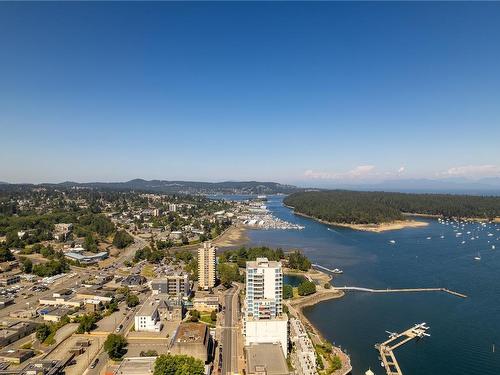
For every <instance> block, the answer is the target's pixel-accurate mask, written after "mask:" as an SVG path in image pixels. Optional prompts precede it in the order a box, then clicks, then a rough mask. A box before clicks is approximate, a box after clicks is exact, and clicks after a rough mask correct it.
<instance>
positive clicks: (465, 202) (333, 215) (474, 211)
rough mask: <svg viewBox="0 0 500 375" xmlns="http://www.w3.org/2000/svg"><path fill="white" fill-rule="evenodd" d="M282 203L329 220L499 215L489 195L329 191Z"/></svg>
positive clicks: (497, 201) (498, 200)
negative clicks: (411, 216) (416, 215)
mask: <svg viewBox="0 0 500 375" xmlns="http://www.w3.org/2000/svg"><path fill="white" fill-rule="evenodd" d="M284 203H285V204H286V205H287V206H291V207H293V208H294V210H295V211H296V212H297V213H301V214H305V215H309V216H313V217H315V218H317V219H320V220H325V221H329V222H332V223H348V224H378V223H384V222H390V221H395V220H404V219H405V216H404V215H403V213H413V214H426V215H442V216H445V217H461V218H467V217H468V218H483V219H493V218H495V217H500V197H490V196H473V195H451V194H406V193H387V192H363V191H347V190H330V191H309V192H299V193H294V194H291V195H289V196H288V197H286V198H285V200H284Z"/></svg>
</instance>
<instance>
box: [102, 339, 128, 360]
mask: <svg viewBox="0 0 500 375" xmlns="http://www.w3.org/2000/svg"><path fill="white" fill-rule="evenodd" d="M126 347H127V340H126V339H125V337H123V336H122V335H116V334H114V333H111V334H109V335H108V338H107V339H106V341H105V342H104V350H105V351H106V352H107V353H108V355H109V358H111V359H120V358H121V357H123V355H124V354H125V352H126V349H125V348H126Z"/></svg>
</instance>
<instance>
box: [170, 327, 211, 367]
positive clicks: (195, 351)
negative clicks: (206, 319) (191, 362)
mask: <svg viewBox="0 0 500 375" xmlns="http://www.w3.org/2000/svg"><path fill="white" fill-rule="evenodd" d="M211 351H212V342H211V339H210V335H209V332H208V327H207V325H206V324H203V323H184V324H181V325H179V327H178V328H177V331H176V333H175V336H174V338H173V340H172V347H171V349H170V352H171V353H172V354H184V355H188V356H191V357H194V358H197V359H200V360H202V361H203V362H207V361H208V359H209V358H210V356H209V353H211Z"/></svg>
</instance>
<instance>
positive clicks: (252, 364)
mask: <svg viewBox="0 0 500 375" xmlns="http://www.w3.org/2000/svg"><path fill="white" fill-rule="evenodd" d="M245 354H246V358H247V374H249V375H250V374H267V375H288V374H289V373H290V371H289V370H288V365H287V363H286V359H285V356H284V355H283V351H282V350H281V346H280V345H279V344H267V343H265V344H251V345H249V346H245Z"/></svg>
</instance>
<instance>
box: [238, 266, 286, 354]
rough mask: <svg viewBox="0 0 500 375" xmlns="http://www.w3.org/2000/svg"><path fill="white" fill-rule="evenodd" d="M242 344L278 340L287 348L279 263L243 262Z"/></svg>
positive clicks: (284, 349) (275, 341)
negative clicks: (244, 267)
mask: <svg viewBox="0 0 500 375" xmlns="http://www.w3.org/2000/svg"><path fill="white" fill-rule="evenodd" d="M244 334H245V345H250V344H252V343H257V344H258V343H279V344H280V345H281V349H282V350H283V354H284V355H285V357H286V356H287V349H288V317H287V316H286V314H283V272H282V269H281V263H280V262H276V261H269V260H268V259H267V258H257V260H255V261H254V262H247V274H246V300H245V328H244Z"/></svg>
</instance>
